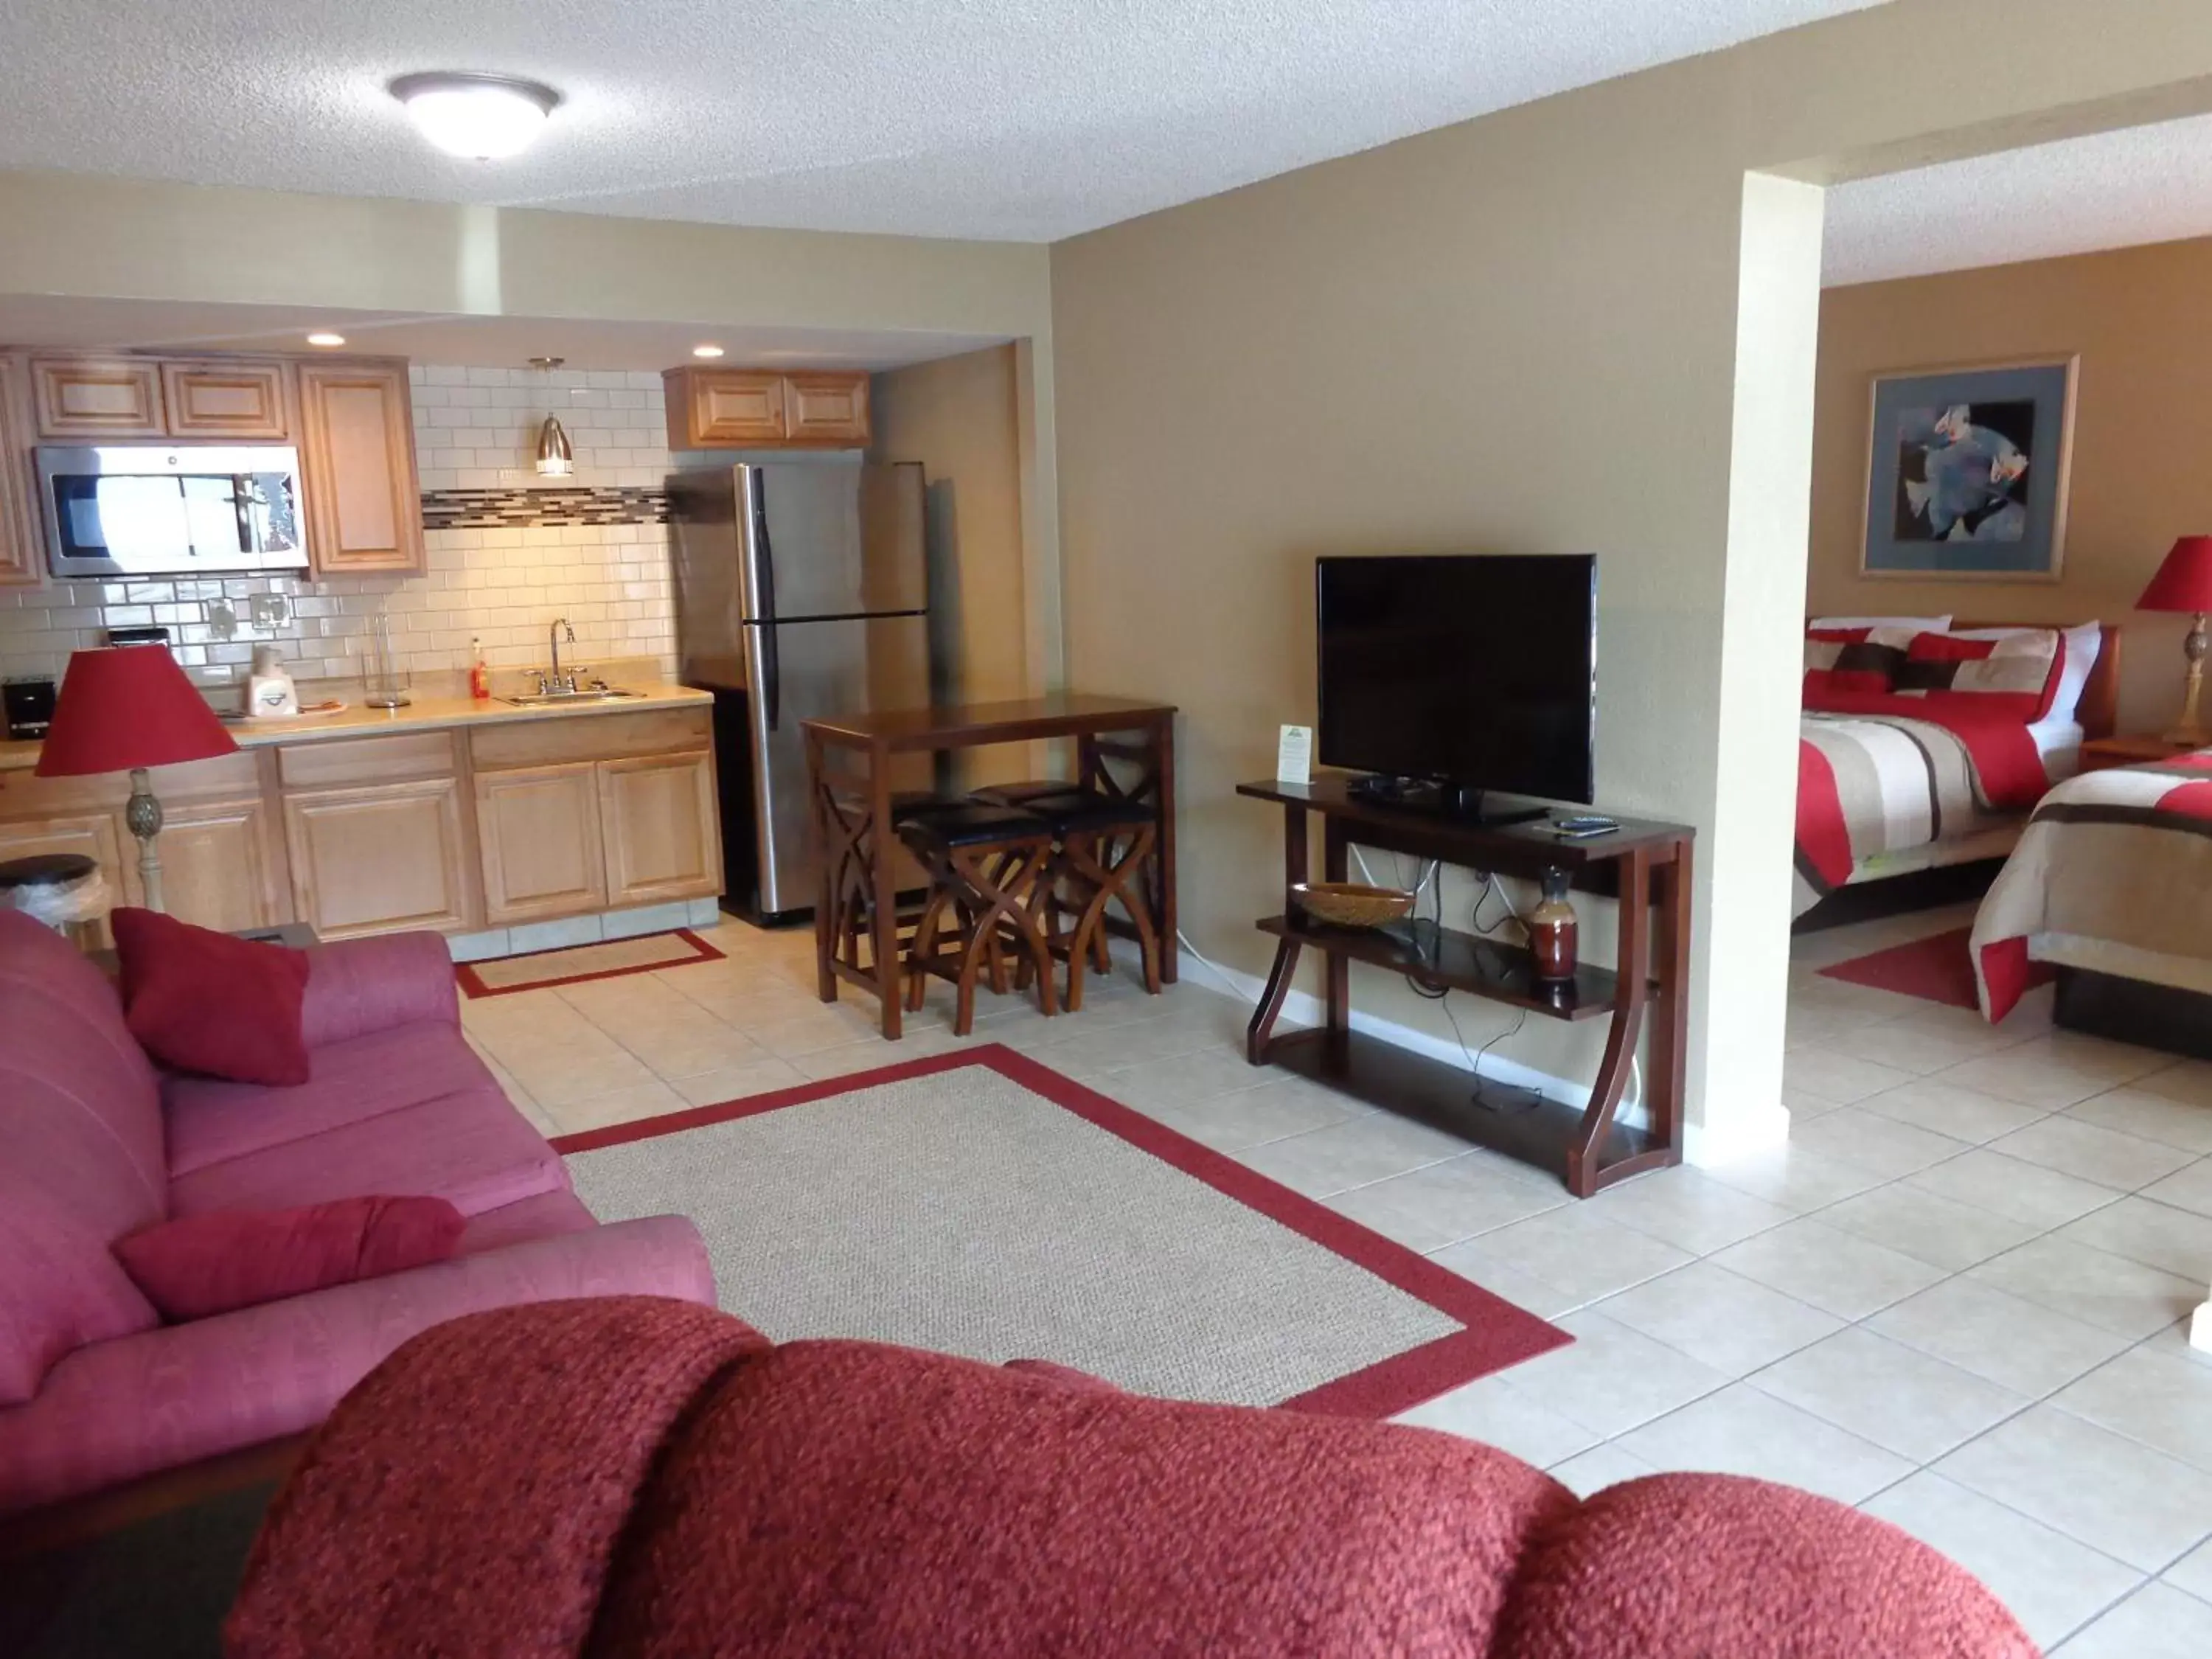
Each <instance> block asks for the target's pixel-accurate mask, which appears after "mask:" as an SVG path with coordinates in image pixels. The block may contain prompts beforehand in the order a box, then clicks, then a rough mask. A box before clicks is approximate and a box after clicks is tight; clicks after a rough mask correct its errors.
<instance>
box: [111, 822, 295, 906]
mask: <svg viewBox="0 0 2212 1659" xmlns="http://www.w3.org/2000/svg"><path fill="white" fill-rule="evenodd" d="M162 820H163V822H162V828H161V839H160V841H159V842H156V843H155V845H156V846H157V847H158V848H159V849H160V851H161V897H162V902H163V903H164V904H165V905H166V906H167V909H168V912H169V914H170V915H173V916H176V917H179V918H180V919H182V920H183V921H189V922H191V923H193V924H194V925H195V926H197V927H214V928H218V929H220V930H222V932H224V933H240V932H243V931H244V930H245V929H246V928H249V927H276V925H277V924H278V923H280V922H283V921H289V920H290V919H291V905H290V902H289V894H287V893H286V892H285V891H284V884H283V881H281V880H280V879H279V878H280V875H281V873H282V872H281V869H280V861H281V860H282V857H283V848H282V847H281V846H280V845H279V844H278V843H277V841H276V834H275V828H274V825H273V823H271V820H270V814H269V811H268V810H267V809H266V807H265V806H264V805H263V802H262V799H261V797H260V796H259V795H258V794H256V795H250V796H245V797H241V798H240V799H231V800H209V801H187V802H185V803H184V804H183V805H176V806H167V805H165V806H164V807H163V809H162ZM131 855H132V858H133V860H136V857H137V842H131Z"/></svg>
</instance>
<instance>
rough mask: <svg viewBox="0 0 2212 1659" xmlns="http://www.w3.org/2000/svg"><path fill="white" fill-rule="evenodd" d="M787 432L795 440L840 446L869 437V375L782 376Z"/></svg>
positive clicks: (856, 443)
mask: <svg viewBox="0 0 2212 1659" xmlns="http://www.w3.org/2000/svg"><path fill="white" fill-rule="evenodd" d="M783 386H784V392H783V430H784V436H785V437H787V438H788V439H790V440H791V441H793V443H803V444H823V445H828V446H830V447H836V448H841V449H860V448H865V447H866V445H867V441H868V377H867V376H866V375H865V374H787V375H785V376H784V377H783Z"/></svg>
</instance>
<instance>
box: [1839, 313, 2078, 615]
mask: <svg viewBox="0 0 2212 1659" xmlns="http://www.w3.org/2000/svg"><path fill="white" fill-rule="evenodd" d="M2080 372H2081V358H2080V357H2079V356H2066V357H2051V358H2045V359H2040V360H2036V361H2031V362H2011V363H1980V364H1966V365H1960V366H1954V367H1950V368H1922V369H1909V370H1893V371H1885V372H1883V373H1881V374H1875V376H1874V377H1873V380H1872V386H1871V388H1870V395H1869V418H1868V441H1867V484H1866V491H1865V495H1864V497H1863V505H1864V509H1865V520H1864V523H1863V528H1862V533H1861V536H1860V539H1859V574H1861V575H1863V576H1870V577H1876V578H1889V579H1893V580H1908V581H1996V582H2055V581H2057V580H2059V579H2060V577H2061V575H2062V574H2063V570H2064V568H2065V560H2066V511H2067V502H2068V497H2069V494H2070V491H2071V487H2072V483H2073V470H2074V405H2075V384H2076V381H2077V380H2078V379H2079V376H2080Z"/></svg>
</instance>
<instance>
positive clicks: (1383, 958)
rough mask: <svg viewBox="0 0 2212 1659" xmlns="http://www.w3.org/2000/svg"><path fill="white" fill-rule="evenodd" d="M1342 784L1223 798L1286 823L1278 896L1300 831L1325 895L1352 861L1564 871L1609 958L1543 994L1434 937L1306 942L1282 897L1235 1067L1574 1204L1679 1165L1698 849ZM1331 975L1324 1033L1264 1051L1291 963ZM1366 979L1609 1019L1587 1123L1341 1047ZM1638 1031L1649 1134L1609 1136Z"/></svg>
mask: <svg viewBox="0 0 2212 1659" xmlns="http://www.w3.org/2000/svg"><path fill="white" fill-rule="evenodd" d="M1349 781H1350V780H1349V779H1347V778H1345V777H1342V776H1332V775H1323V776H1321V777H1317V778H1316V779H1315V780H1314V781H1312V782H1311V783H1310V784H1291V783H1277V782H1273V781H1267V782H1260V783H1246V784H1240V785H1238V786H1237V793H1238V794H1240V795H1249V796H1251V797H1252V798H1253V799H1256V800H1267V801H1273V802H1275V803H1276V804H1277V805H1280V806H1281V807H1282V808H1283V881H1284V885H1285V896H1284V903H1283V914H1282V915H1274V916H1268V917H1267V918H1265V919H1264V920H1263V921H1261V922H1260V924H1259V927H1260V931H1261V933H1268V934H1271V935H1273V937H1274V939H1276V940H1277V941H1278V943H1277V945H1276V946H1275V965H1274V968H1273V971H1272V972H1270V973H1269V975H1267V992H1266V994H1265V995H1263V996H1262V997H1261V1001H1260V1006H1259V1007H1258V1008H1257V1009H1255V1011H1254V1012H1253V1015H1252V1024H1251V1029H1250V1031H1249V1035H1248V1037H1247V1040H1246V1054H1247V1058H1249V1060H1251V1062H1252V1063H1253V1064H1254V1065H1255V1066H1260V1065H1273V1066H1282V1067H1284V1068H1285V1070H1288V1071H1291V1072H1295V1073H1298V1074H1300V1075H1301V1076H1304V1077H1309V1078H1311V1079H1314V1080H1315V1081H1316V1082H1319V1083H1323V1084H1326V1085H1328V1086H1329V1087H1331V1088H1333V1089H1338V1090H1340V1091H1343V1092H1345V1093H1346V1094H1351V1095H1356V1096H1358V1097H1359V1098H1361V1099H1363V1100H1365V1101H1368V1102H1370V1103H1372V1104H1374V1105H1377V1106H1381V1107H1383V1108H1385V1109H1389V1110H1392V1111H1395V1112H1398V1113H1400V1114H1401V1115H1405V1116H1407V1117H1413V1118H1418V1119H1419V1120H1420V1121H1424V1122H1427V1123H1431V1124H1433V1125H1435V1126H1436V1127H1439V1128H1442V1129H1444V1130H1446V1131H1448V1132H1449V1133H1453V1134H1456V1135H1459V1136H1462V1138H1464V1139H1468V1140H1471V1141H1474V1142H1476V1143H1477V1144H1479V1145H1481V1146H1489V1147H1492V1148H1493V1149H1494V1150H1496V1151H1498V1152H1504V1153H1505V1154H1507V1155H1508V1156H1509V1157H1512V1158H1519V1159H1521V1160H1522V1161H1523V1162H1526V1163H1529V1164H1537V1165H1539V1166H1540V1167H1542V1168H1546V1169H1553V1170H1560V1171H1561V1172H1562V1173H1563V1174H1564V1176H1565V1179H1566V1183H1567V1190H1568V1191H1570V1192H1571V1193H1573V1194H1575V1196H1576V1197H1577V1198H1588V1197H1589V1195H1590V1194H1593V1193H1595V1192H1596V1191H1597V1190H1598V1189H1599V1188H1601V1187H1606V1186H1609V1185H1611V1184H1612V1183H1613V1182H1616V1181H1620V1180H1622V1179H1625V1178H1626V1177H1627V1176H1632V1175H1636V1174H1638V1173H1640V1172H1642V1171H1643V1170H1651V1169H1656V1168H1659V1167H1660V1166H1662V1165H1664V1164H1679V1163H1680V1162H1681V1161H1682V1094H1683V1088H1684V1072H1683V1063H1684V1043H1685V1042H1686V1034H1687V1024H1688V1012H1689V1010H1688V1001H1687V989H1688V983H1689V976H1690V870H1691V863H1690V854H1691V847H1692V842H1693V840H1694V838H1695V836H1696V831H1695V830H1693V829H1691V828H1690V827H1689V826H1688V825H1686V824H1680V823H1655V822H1652V821H1650V820H1644V819H1634V818H1624V819H1622V820H1621V823H1620V829H1618V830H1616V831H1615V832H1613V834H1611V835H1607V836H1595V837H1593V838H1591V839H1589V840H1587V841H1567V840H1564V839H1562V838H1560V837H1559V836H1555V835H1553V834H1552V833H1551V832H1550V831H1549V830H1548V829H1547V827H1546V826H1545V824H1544V823H1542V822H1541V821H1540V822H1534V823H1515V824H1504V825H1484V824H1480V823H1471V822H1468V821H1466V820H1462V819H1455V818H1452V817H1447V816H1445V815H1443V814H1441V813H1437V812H1432V811H1418V810H1414V809H1412V808H1407V807H1402V806H1392V805H1383V804H1382V803H1379V802H1373V801H1366V800H1361V799H1358V798H1357V797H1355V796H1353V795H1352V794H1351V793H1349V791H1348V789H1347V787H1346V786H1347V784H1348V783H1349ZM1309 812H1318V813H1320V814H1321V815H1322V820H1323V823H1324V832H1323V843H1322V866H1323V868H1324V870H1325V871H1326V876H1325V879H1327V880H1329V881H1344V880H1346V879H1347V878H1348V877H1347V874H1346V864H1347V860H1348V851H1347V849H1348V848H1351V847H1352V845H1353V844H1354V843H1357V844H1358V845H1359V846H1361V847H1371V848H1376V850H1378V851H1381V852H1387V853H1403V854H1410V855H1412V856H1413V857H1415V858H1421V859H1434V860H1440V861H1442V862H1443V863H1445V864H1451V865H1458V866H1463V867H1466V868H1468V869H1474V870H1484V871H1489V872H1494V873H1496V874H1498V875H1509V876H1523V877H1536V876H1541V874H1542V873H1543V872H1545V871H1546V870H1547V869H1557V870H1564V871H1565V872H1568V875H1569V877H1570V878H1571V881H1572V882H1573V884H1574V885H1575V886H1576V887H1577V888H1578V889H1581V890H1585V891H1590V892H1595V893H1599V894H1601V895H1604V896H1612V897H1617V898H1618V899H1619V900H1620V943H1619V948H1618V950H1617V951H1616V952H1615V957H1614V963H1613V967H1612V968H1610V969H1607V968H1602V967H1598V966H1595V965H1593V964H1591V963H1583V965H1582V966H1581V967H1580V968H1579V969H1577V972H1576V975H1575V977H1574V979H1573V981H1571V983H1566V984H1562V985H1556V986H1553V985H1547V984H1545V983H1543V982H1541V981H1539V980H1538V979H1537V978H1536V975H1535V963H1534V959H1533V958H1532V957H1531V956H1530V955H1529V953H1528V951H1527V950H1526V949H1524V948H1522V947H1521V946H1519V945H1511V944H1508V943H1506V942H1504V941H1503V940H1500V939H1488V938H1485V937H1484V936H1483V935H1481V934H1479V933H1462V932H1460V931H1457V930H1455V929H1453V928H1449V927H1438V926H1437V924H1435V923H1433V922H1430V921H1420V922H1417V923H1413V924H1410V925H1408V924H1403V923H1401V924H1400V925H1399V926H1397V927H1393V928H1389V929H1377V930H1368V929H1358V928H1344V927H1316V926H1313V925H1310V924H1309V923H1308V922H1306V921H1305V920H1304V918H1303V917H1302V916H1300V915H1298V914H1297V911H1296V910H1295V909H1294V908H1292V907H1291V902H1290V899H1289V895H1288V892H1287V889H1288V888H1289V887H1290V886H1291V885H1292V884H1296V883H1298V882H1302V881H1305V880H1308V879H1310V854H1309V851H1308V848H1307V840H1306V815H1307V814H1308V813H1309ZM1308 950H1312V951H1321V952H1322V953H1323V954H1324V955H1325V956H1326V957H1328V978H1327V985H1328V994H1327V1005H1328V1019H1327V1023H1326V1024H1323V1025H1322V1026H1321V1027H1319V1028H1318V1029H1316V1030H1305V1031H1293V1032H1287V1033H1285V1035H1283V1036H1275V1035H1274V1027H1275V1021H1276V1019H1277V1018H1279V1016H1280V1015H1281V1013H1282V1011H1283V1002H1284V1000H1285V998H1286V997H1287V996H1288V995H1289V994H1290V990H1291V975H1293V974H1294V973H1295V972H1296V971H1297V965H1298V958H1299V956H1300V954H1301V953H1302V952H1304V951H1308ZM1355 962H1364V963H1369V964H1370V965H1371V966H1374V967H1377V968H1383V969H1389V971H1390V972H1392V973H1396V974H1405V975H1411V976H1412V977H1413V979H1415V980H1416V981H1419V982H1420V983H1421V984H1422V985H1423V986H1425V987H1428V988H1430V989H1437V988H1440V987H1441V988H1445V989H1449V990H1455V991H1465V992H1468V993H1469V994H1471V995H1474V996H1479V997H1487V998H1489V999H1491V1000H1493V1001H1497V1002H1503V1003H1507V1004H1509V1005H1510V1006H1514V1007H1516V1008H1521V1009H1525V1010H1527V1011H1528V1012H1531V1013H1536V1014H1541V1015H1544V1016H1545V1017H1547V1018H1552V1019H1565V1020H1587V1019H1601V1018H1602V1019H1605V1020H1607V1021H1608V1022H1609V1025H1608V1029H1607V1035H1606V1044H1605V1058H1604V1060H1603V1063H1602V1064H1601V1066H1599V1068H1598V1074H1597V1080H1596V1082H1595V1084H1593V1085H1591V1089H1590V1100H1589V1106H1588V1107H1587V1108H1586V1109H1583V1110H1582V1111H1577V1110H1576V1109H1574V1108H1572V1107H1571V1106H1569V1105H1567V1104H1565V1103H1564V1102H1547V1103H1544V1104H1542V1105H1540V1106H1536V1107H1534V1108H1531V1109H1527V1110H1521V1111H1507V1112H1501V1111H1493V1110H1492V1109H1489V1108H1487V1107H1485V1106H1483V1105H1480V1104H1479V1103H1476V1102H1475V1101H1474V1099H1473V1098H1472V1096H1471V1087H1472V1085H1473V1083H1474V1079H1473V1078H1472V1077H1471V1076H1470V1075H1469V1073H1468V1072H1466V1071H1465V1070H1463V1069H1462V1068H1461V1067H1460V1066H1453V1065H1449V1064H1447V1063H1445V1062H1443V1061H1442V1060H1431V1059H1429V1058H1428V1057H1427V1056H1425V1055H1423V1054H1415V1053H1413V1051H1411V1050H1410V1049H1407V1048H1400V1047H1399V1046H1398V1045H1397V1044H1395V1043H1393V1042H1388V1041H1386V1040H1384V1039H1383V1038H1381V1037H1375V1036H1367V1035H1365V1034H1364V1033H1362V1032H1358V1031H1354V1030H1352V993H1351V969H1352V963H1355ZM1647 1018H1649V1019H1650V1023H1651V1054H1650V1060H1651V1063H1650V1068H1649V1073H1648V1075H1647V1076H1646V1078H1645V1080H1644V1107H1645V1109H1646V1112H1647V1113H1648V1115H1649V1117H1650V1127H1648V1128H1641V1129H1639V1128H1634V1127H1630V1126H1629V1125H1626V1124H1624V1123H1620V1122H1617V1121H1615V1114H1617V1113H1618V1112H1619V1110H1620V1103H1621V1100H1622V1098H1623V1097H1624V1096H1625V1095H1626V1092H1627V1088H1628V1079H1629V1074H1630V1072H1631V1069H1632V1066H1633V1063H1634V1060H1635V1056H1636V1050H1637V1043H1638V1040H1639V1039H1640V1038H1641V1036H1643V1032H1644V1023H1645V1020H1646V1019H1647Z"/></svg>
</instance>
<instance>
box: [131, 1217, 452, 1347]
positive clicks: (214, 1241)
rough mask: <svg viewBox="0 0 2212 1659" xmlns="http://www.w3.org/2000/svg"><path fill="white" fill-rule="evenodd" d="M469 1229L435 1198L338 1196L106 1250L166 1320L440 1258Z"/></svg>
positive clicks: (160, 1230) (175, 1226)
mask: <svg viewBox="0 0 2212 1659" xmlns="http://www.w3.org/2000/svg"><path fill="white" fill-rule="evenodd" d="M466 1225H468V1224H467V1223H466V1222H465V1221H464V1220H463V1219H462V1218H461V1212H459V1210H457V1209H455V1208H454V1207H453V1206H452V1205H451V1204H450V1203H448V1202H447V1200H444V1199H442V1198H341V1199H337V1200H332V1201H331V1202H330V1203H328V1204H309V1205H306V1206H302V1207H301V1208H300V1209H296V1210H234V1211H217V1212H214V1213H213V1214H210V1215H197V1216H191V1217H189V1218H186V1219H185V1220H182V1221H165V1222H163V1223H161V1225H159V1226H155V1227H149V1228H147V1229H146V1230H145V1231H143V1232H137V1233H133V1234H131V1236H130V1237H128V1238H118V1239H117V1240H116V1241H115V1243H114V1244H113V1245H112V1247H111V1248H112V1249H113V1250H114V1252H115V1259H116V1260H117V1261H120V1262H121V1263H122V1264H123V1271H124V1272H125V1273H129V1274H130V1275H131V1282H132V1283H133V1284H135V1285H137V1286H138V1288H139V1289H140V1290H141V1291H144V1292H145V1295H146V1299H147V1300H148V1301H149V1302H150V1303H152V1304H154V1305H155V1307H156V1308H158V1309H160V1310H161V1316H162V1317H163V1318H164V1319H170V1320H177V1319H204V1318H206V1317H207V1316H209V1315H210V1314H219V1313H228V1312H229V1311H230V1310H232V1309H234V1308H252V1307H258V1306H259V1305H260V1304H262V1303H264V1302H281V1301H283V1299H284V1298H285V1297H288V1296H305V1295H306V1294H307V1292H308V1291H319V1290H324V1289H326V1288H328V1287H329V1286H331V1285H350V1284H352V1283H353V1282H354V1281H355V1280H356V1279H380V1278H381V1277H382V1276H383V1275H385V1274H386V1273H404V1272H405V1271H406V1270H407V1269H408V1268H410V1267H428V1265H429V1264H430V1263H431V1262H433V1261H445V1260H446V1258H447V1257H448V1256H450V1255H453V1251H454V1250H455V1249H457V1248H458V1247H459V1243H460V1241H461V1230H462V1229H463V1228H464V1227H465V1226H466Z"/></svg>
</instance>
